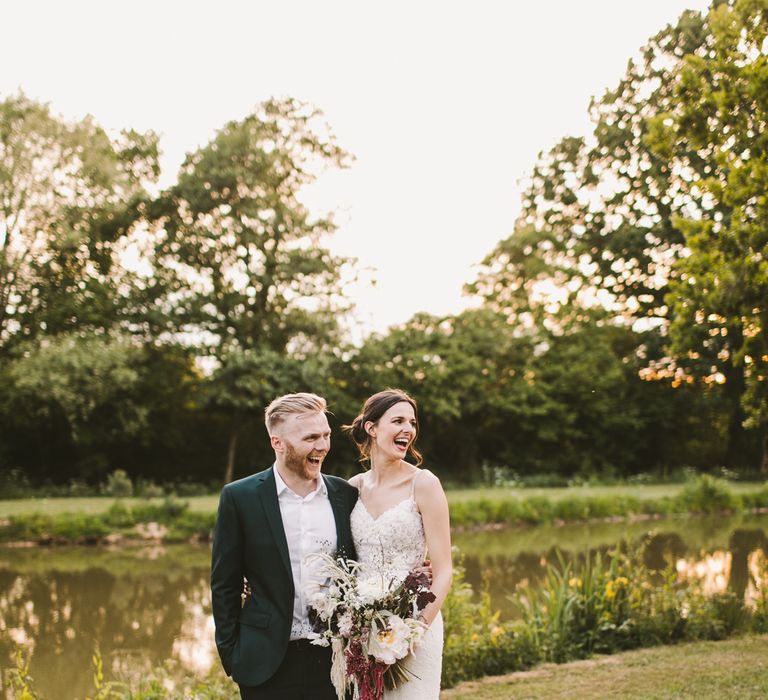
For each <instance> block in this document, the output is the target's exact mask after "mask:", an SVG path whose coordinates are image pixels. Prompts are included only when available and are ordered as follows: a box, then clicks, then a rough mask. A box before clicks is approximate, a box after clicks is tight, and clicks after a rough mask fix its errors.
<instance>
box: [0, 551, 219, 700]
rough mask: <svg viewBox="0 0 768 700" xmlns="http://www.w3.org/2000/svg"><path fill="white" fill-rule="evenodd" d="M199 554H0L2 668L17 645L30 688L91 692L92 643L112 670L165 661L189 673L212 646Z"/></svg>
mask: <svg viewBox="0 0 768 700" xmlns="http://www.w3.org/2000/svg"><path fill="white" fill-rule="evenodd" d="M177 554H181V561H178V557H177V556H176V555H177ZM199 554H200V555H202V556H195V553H194V551H192V552H190V551H189V549H188V548H184V550H182V551H181V552H173V551H171V552H165V553H157V552H155V553H153V552H147V551H140V550H134V551H125V552H104V551H99V550H93V549H68V550H42V551H40V550H35V551H32V550H27V551H19V550H16V551H14V550H7V551H2V552H0V632H1V634H0V654H1V655H2V657H0V658H3V660H4V663H3V664H2V665H3V666H7V665H9V663H6V662H5V660H6V659H10V658H11V655H12V652H13V648H14V645H15V644H19V645H22V646H23V647H24V648H25V649H26V650H27V652H28V653H30V654H31V658H32V663H31V666H30V673H31V675H32V677H33V678H34V679H35V683H36V687H37V688H38V690H39V691H40V693H41V694H42V695H43V696H44V697H56V698H64V697H83V696H84V695H85V694H86V693H92V692H93V684H92V680H91V677H92V672H91V669H92V663H91V656H92V654H93V652H94V649H96V648H98V649H99V650H100V652H101V654H102V656H103V659H104V664H105V668H106V669H107V670H110V671H111V672H112V673H111V674H110V675H112V676H114V675H115V674H119V673H125V672H130V673H132V674H135V673H136V672H140V671H143V670H149V669H150V668H152V667H153V666H155V665H157V664H158V663H162V661H164V660H165V659H169V658H176V659H179V660H180V661H182V662H183V663H184V665H185V666H186V667H187V668H188V669H189V670H190V671H192V672H194V671H198V672H199V671H205V670H207V669H208V668H209V667H210V666H211V665H212V662H213V653H214V651H213V649H212V644H211V641H210V640H211V639H212V633H211V630H210V625H209V619H210V594H209V590H208V571H209V568H208V560H209V554H208V551H207V549H205V548H200V551H199ZM64 688H66V689H67V690H66V692H67V695H63V694H62V689H64Z"/></svg>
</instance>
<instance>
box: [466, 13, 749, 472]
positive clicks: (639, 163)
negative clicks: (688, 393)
mask: <svg viewBox="0 0 768 700" xmlns="http://www.w3.org/2000/svg"><path fill="white" fill-rule="evenodd" d="M724 6H725V4H724V3H723V2H722V0H715V2H714V3H713V7H724ZM714 52H715V36H714V33H713V28H712V26H711V23H710V20H709V19H708V17H707V16H706V15H702V14H700V13H697V12H685V13H683V15H682V16H681V17H680V19H679V20H678V22H677V23H676V24H675V25H670V26H668V27H666V28H665V29H663V30H662V31H661V32H659V33H658V34H657V35H656V36H655V37H653V38H652V39H651V40H650V41H649V42H648V43H647V45H646V46H645V47H643V49H642V52H641V58H640V59H639V60H632V61H630V63H629V65H628V67H627V71H626V74H625V76H624V77H623V78H622V80H621V81H620V82H619V84H618V85H617V86H616V88H615V89H613V90H608V91H606V93H605V94H604V95H603V96H602V97H601V98H600V99H595V100H593V101H592V104H591V105H590V117H591V120H592V123H593V132H592V134H591V135H590V137H588V138H574V137H568V138H564V139H563V140H562V141H561V142H560V143H558V144H557V145H556V146H555V147H554V148H552V149H551V150H550V151H549V152H548V153H546V154H543V155H542V156H541V157H540V160H539V162H538V163H537V165H536V168H535V169H534V172H533V175H532V177H531V180H530V184H529V187H528V189H527V192H526V195H525V197H524V202H523V205H524V206H523V213H522V215H521V217H520V220H519V221H518V222H517V225H516V229H515V232H514V233H513V235H512V236H511V237H510V238H509V239H507V240H506V241H502V242H501V243H500V244H499V246H498V247H497V249H496V250H495V251H494V252H493V253H492V254H491V255H490V256H489V257H488V259H487V260H486V261H485V265H486V274H487V279H486V280H483V278H482V277H481V278H480V279H479V280H478V282H477V283H476V285H475V288H474V291H476V292H479V293H480V294H481V295H482V296H483V297H484V299H486V302H487V303H489V302H490V303H493V304H495V307H494V308H500V309H501V308H505V307H506V308H507V310H508V312H513V311H514V312H515V313H520V311H521V309H522V311H523V312H525V310H526V308H527V309H528V313H529V314H530V312H531V311H530V310H531V309H532V308H533V307H532V306H531V305H530V304H529V305H528V307H526V306H525V304H526V303H528V300H530V299H531V293H532V292H533V291H536V290H538V291H539V292H541V291H542V290H543V291H544V292H545V293H546V294H547V295H548V299H547V298H546V295H545V298H544V301H543V302H540V303H538V305H536V308H538V309H539V311H542V310H544V311H546V314H548V315H549V320H548V323H549V324H550V327H551V324H552V323H553V322H554V317H553V314H555V315H556V316H557V317H558V320H557V323H561V324H562V323H564V322H566V320H564V315H568V322H572V321H574V320H576V321H578V320H579V318H578V317H579V316H582V317H583V316H584V315H585V314H586V313H594V312H595V311H597V313H598V314H601V315H603V316H604V317H605V316H607V317H608V318H613V319H614V322H616V323H620V324H622V325H625V326H627V327H632V328H634V329H635V330H637V331H638V332H639V334H638V336H637V338H638V340H639V341H640V342H641V345H640V346H639V347H638V353H640V354H641V355H643V356H644V357H645V358H646V361H647V363H648V367H652V368H654V370H655V371H654V372H653V373H651V374H649V375H647V376H653V377H658V378H659V379H661V380H664V381H666V378H667V377H674V376H675V375H676V373H677V372H679V371H683V372H687V373H689V374H690V375H691V376H696V377H701V376H708V375H712V374H717V375H718V376H721V377H722V378H723V379H724V381H723V383H722V385H721V386H720V387H719V389H718V391H721V392H723V393H724V394H725V396H726V398H727V404H728V405H729V406H730V415H731V417H730V420H729V426H730V427H729V431H728V437H727V444H728V449H727V451H726V454H725V456H724V461H725V462H726V463H727V464H728V465H729V466H743V465H744V463H745V461H746V460H747V459H748V454H749V451H750V444H751V440H750V437H749V436H748V435H747V434H745V431H744V427H743V423H744V418H745V415H744V410H743V406H742V397H743V395H744V392H745V387H746V382H745V378H744V372H743V368H741V367H739V366H736V365H734V364H733V363H731V362H728V361H727V360H726V359H725V357H726V355H725V353H724V352H723V351H722V345H723V344H724V345H730V344H731V338H734V339H738V338H739V337H740V335H741V334H742V329H741V328H740V326H739V325H738V323H736V321H735V318H734V317H731V318H730V320H729V324H730V325H729V326H728V327H726V328H725V332H724V333H723V335H722V336H721V343H720V345H721V347H717V346H716V345H715V344H714V343H712V344H711V345H710V346H706V347H705V346H701V347H700V348H699V352H698V353H697V354H688V353H672V352H670V347H669V342H668V337H667V335H668V330H669V324H670V322H672V321H673V318H674V314H675V313H677V311H678V308H677V306H675V305H674V304H671V303H670V299H671V297H670V296H669V291H670V285H674V284H675V281H676V280H677V279H678V277H679V275H680V274H681V272H682V267H681V266H679V265H677V261H679V260H680V259H681V258H683V257H685V256H686V255H687V254H688V249H687V239H686V235H685V233H684V231H683V228H682V226H681V224H680V223H679V221H680V218H681V217H683V218H694V219H695V218H702V217H705V216H706V217H710V218H713V217H714V218H721V219H722V220H723V221H727V220H728V219H729V218H730V217H731V215H732V214H731V210H732V207H733V205H732V203H731V202H729V201H727V200H726V199H723V198H713V197H712V196H711V194H709V193H708V192H706V191H705V190H704V189H702V188H701V187H700V186H699V183H700V182H701V181H702V180H705V179H707V178H708V177H710V176H711V175H712V174H713V173H714V172H715V171H716V170H717V169H718V165H717V163H716V161H715V159H714V158H713V155H712V153H711V151H709V150H707V148H700V147H697V146H696V145H695V144H692V143H691V142H690V141H686V140H684V139H677V138H675V137H674V129H673V128H672V125H673V124H676V123H677V122H678V121H679V120H680V119H683V118H684V110H685V107H684V105H683V104H682V103H681V101H680V99H679V94H678V83H679V81H680V77H681V75H682V73H683V71H684V69H685V67H686V66H687V65H688V62H689V61H690V60H692V59H693V57H695V58H696V59H697V60H710V59H711V58H712V56H713V55H714ZM701 79H702V84H704V83H711V81H712V77H711V76H710V75H709V74H704V73H702V74H701ZM710 87H711V86H710ZM707 89H710V88H707ZM505 266H506V267H508V268H509V270H508V272H507V273H504V269H503V268H504V267H505ZM536 266H538V267H536ZM515 280H517V281H515ZM520 280H524V282H520ZM545 282H546V284H545ZM518 284H520V285H522V286H519V287H518V286H516V285H518ZM510 290H516V291H510ZM521 303H522V306H521ZM558 307H560V308H559V310H558ZM546 314H545V315H546ZM736 343H737V345H738V340H737V341H736ZM728 352H730V351H728ZM673 355H674V356H673ZM713 368H714V369H713ZM701 389H702V391H708V390H709V387H708V386H706V385H704V386H702V387H701Z"/></svg>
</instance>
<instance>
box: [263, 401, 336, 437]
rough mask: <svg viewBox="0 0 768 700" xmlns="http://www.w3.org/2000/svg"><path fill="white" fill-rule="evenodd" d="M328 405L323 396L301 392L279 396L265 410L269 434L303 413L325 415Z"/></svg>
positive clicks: (265, 420)
mask: <svg viewBox="0 0 768 700" xmlns="http://www.w3.org/2000/svg"><path fill="white" fill-rule="evenodd" d="M326 406H327V403H326V401H325V399H324V398H323V397H322V396H318V395H317V394H310V393H307V392H300V393H298V394H285V395H284V396H278V397H277V398H276V399H275V400H274V401H272V403H270V404H269V406H267V408H266V409H265V410H264V423H265V424H266V426H267V432H268V433H269V434H270V435H272V433H273V432H274V431H275V430H276V429H277V427H278V426H279V425H280V423H282V422H283V421H284V420H285V419H286V418H287V417H288V416H292V415H297V414H302V413H325V410H326Z"/></svg>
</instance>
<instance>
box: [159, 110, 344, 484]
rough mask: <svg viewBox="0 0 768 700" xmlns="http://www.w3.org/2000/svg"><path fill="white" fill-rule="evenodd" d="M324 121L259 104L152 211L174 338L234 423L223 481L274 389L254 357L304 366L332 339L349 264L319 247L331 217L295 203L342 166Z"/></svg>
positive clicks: (192, 161)
mask: <svg viewBox="0 0 768 700" xmlns="http://www.w3.org/2000/svg"><path fill="white" fill-rule="evenodd" d="M320 116H321V115H320V114H319V112H317V111H315V110H312V109H310V108H308V107H307V106H306V105H303V104H301V103H299V102H296V101H294V100H290V99H287V100H269V101H267V102H264V103H263V104H261V105H259V106H258V108H257V109H256V110H255V112H254V113H253V114H251V115H250V116H248V117H246V118H245V119H243V120H241V121H232V122H229V123H228V124H226V125H225V126H224V127H223V128H222V129H221V130H220V131H219V132H218V133H217V134H216V136H215V138H214V139H213V140H212V141H211V142H210V143H209V144H207V145H206V146H204V147H203V148H201V149H199V150H197V151H195V152H194V153H192V154H190V155H189V156H188V157H187V159H186V161H185V162H184V164H183V166H182V169H181V173H180V174H179V178H178V183H177V184H176V185H175V186H174V187H172V188H171V189H170V190H168V191H167V192H165V193H163V195H162V196H161V198H160V199H159V201H158V203H157V207H156V214H155V215H156V218H157V221H158V223H159V225H160V227H161V228H160V231H159V233H158V236H159V237H158V243H157V248H156V264H157V268H158V274H159V275H160V277H161V279H162V282H163V284H165V285H167V288H168V289H169V290H170V294H169V296H168V303H169V304H170V305H171V308H172V311H173V314H174V316H175V319H176V324H177V331H178V332H180V333H183V334H186V336H187V337H188V338H192V339H194V340H193V342H197V343H201V344H202V347H200V348H199V353H200V354H201V355H202V356H207V357H208V358H209V359H210V360H211V361H212V364H213V367H214V368H217V371H216V373H215V374H214V375H213V377H212V379H211V381H212V383H213V384H214V385H216V384H220V386H219V390H212V395H215V404H216V405H217V406H219V407H220V408H222V409H223V410H226V411H227V412H228V413H229V415H230V425H231V428H230V437H229V448H228V458H227V460H226V469H225V479H226V480H230V479H231V478H232V476H233V474H234V466H235V446H236V444H237V437H238V434H239V431H240V429H241V426H242V418H243V416H244V415H248V414H250V415H253V413H254V411H255V407H256V406H263V401H264V396H263V392H262V391H260V390H258V386H261V385H266V384H269V383H270V381H269V379H270V378H269V374H270V373H271V372H272V368H273V364H274V363H271V362H260V361H259V360H258V357H259V356H260V355H264V356H267V355H268V356H269V357H270V358H274V356H275V355H277V356H280V357H287V356H289V355H290V356H291V358H293V359H302V358H306V357H307V356H308V355H310V354H312V353H313V352H316V351H317V350H318V349H320V348H326V347H330V346H331V345H332V343H333V341H334V340H335V339H336V338H337V337H338V336H337V334H338V314H339V312H340V311H341V310H342V309H343V303H342V299H341V290H340V283H339V281H340V271H341V267H342V265H343V264H344V262H345V261H344V260H343V259H341V258H338V257H334V256H333V255H331V253H330V252H329V251H328V250H327V249H326V248H325V247H323V244H322V239H323V237H324V236H326V235H327V234H330V233H332V232H333V231H334V230H335V225H334V223H333V220H332V217H330V216H325V217H314V216H313V215H312V213H311V212H310V211H309V210H308V209H307V207H306V206H305V205H304V204H303V203H302V201H301V198H300V195H301V191H302V189H303V188H304V187H305V186H307V185H308V184H310V183H311V182H313V181H314V180H315V178H316V177H317V175H318V174H319V173H320V172H321V170H322V169H323V168H326V167H329V166H336V167H344V166H345V165H346V164H347V163H348V161H349V157H348V156H347V154H346V153H345V152H344V151H343V150H342V149H341V148H340V147H339V146H337V145H336V143H335V140H334V139H333V137H332V135H331V134H330V133H329V132H328V130H327V127H326V126H325V125H324V124H323V122H322V121H321V118H320ZM244 364H245V365H249V366H250V367H251V369H252V370H253V371H254V372H256V375H257V376H252V375H251V373H250V371H248V372H243V371H241V370H242V368H243V366H244ZM264 372H266V374H265V373H264ZM233 382H234V386H233V384H232V383H233ZM254 382H255V384H254ZM254 386H255V387H256V389H254ZM214 389H215V386H214Z"/></svg>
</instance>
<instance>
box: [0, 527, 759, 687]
mask: <svg viewBox="0 0 768 700" xmlns="http://www.w3.org/2000/svg"><path fill="white" fill-rule="evenodd" d="M453 539H454V544H455V545H456V546H457V547H458V549H459V550H460V553H461V554H460V557H461V561H462V564H463V566H464V567H465V569H466V575H467V580H468V581H470V582H471V583H472V584H473V586H475V587H476V589H479V588H480V587H482V586H485V587H486V588H487V589H488V590H489V592H490V594H491V597H492V601H493V604H494V606H495V607H496V608H498V609H500V610H501V611H502V616H503V617H505V618H507V619H509V618H512V617H514V616H515V615H516V614H517V611H516V608H515V605H514V603H513V600H512V599H513V596H514V592H515V590H516V588H517V587H518V586H520V585H524V586H536V585H537V584H538V583H539V582H540V581H541V580H542V577H543V575H544V571H545V567H546V565H547V564H549V563H556V562H557V561H558V560H559V559H563V560H565V561H577V560H579V559H583V558H584V557H585V555H586V554H587V553H588V552H595V551H603V552H607V551H608V550H610V549H612V548H614V547H616V546H617V545H618V544H619V543H621V542H628V543H629V544H630V546H631V545H633V544H635V545H636V544H639V543H641V542H645V543H647V546H646V548H645V550H644V551H645V555H644V556H645V558H646V563H647V564H648V565H649V566H651V567H662V566H663V565H664V563H665V562H669V563H671V564H672V565H674V566H675V568H676V570H677V572H678V575H679V576H681V577H697V578H700V579H703V580H704V584H705V587H706V588H707V590H709V591H710V592H715V591H718V590H725V589H726V588H728V587H729V586H730V587H731V588H732V589H733V590H735V591H737V593H738V594H739V595H745V596H746V597H749V596H751V595H754V592H755V587H756V586H759V585H766V584H767V583H768V582H760V581H757V580H756V578H755V577H756V575H757V572H758V571H759V570H761V569H760V567H761V562H764V561H765V556H766V550H768V516H754V517H747V516H744V517H735V518H730V519H729V518H714V519H704V518H686V519H669V520H658V521H646V522H641V523H619V524H598V525H569V526H562V527H535V528H529V529H506V530H491V531H483V532H467V533H456V534H454V538H453ZM209 552H210V550H209V548H208V547H207V546H194V545H174V546H167V547H150V548H138V549H134V548H123V549H113V550H110V549H105V548H85V547H71V548H60V549H55V548H53V549H47V548H29V549H13V548H6V549H0V666H2V667H3V668H4V669H6V671H5V672H4V673H3V678H4V679H5V678H6V676H7V668H8V667H10V666H11V665H12V655H13V652H14V649H15V648H16V647H17V646H21V647H22V648H24V649H25V650H26V652H27V654H29V655H30V658H31V664H30V674H31V675H32V677H33V678H34V680H35V687H36V688H37V689H38V691H39V692H40V694H41V695H42V696H43V697H47V698H61V699H62V700H67V699H68V698H75V697H78V698H82V697H84V696H85V695H86V694H92V693H93V681H92V670H91V669H92V663H91V657H92V655H93V652H94V649H96V648H98V649H99V651H100V652H101V655H102V657H103V659H104V666H105V671H106V673H107V676H108V677H111V676H114V675H115V674H117V675H120V674H130V675H132V676H134V677H135V676H136V674H138V673H141V672H144V671H148V670H150V669H151V668H153V667H155V666H157V665H160V664H162V663H163V662H165V661H166V660H171V661H172V662H173V663H175V664H176V665H177V666H179V667H180V668H181V669H182V670H183V671H184V672H186V673H190V674H200V675H204V674H206V673H207V672H208V671H209V670H210V669H211V668H216V666H217V665H218V657H217V655H216V650H215V647H214V645H213V624H212V620H211V615H210V592H209V589H208V576H209V559H210V553H209ZM762 570H764V569H762ZM64 688H66V689H67V690H66V692H65V693H63V692H62V689H64Z"/></svg>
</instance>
